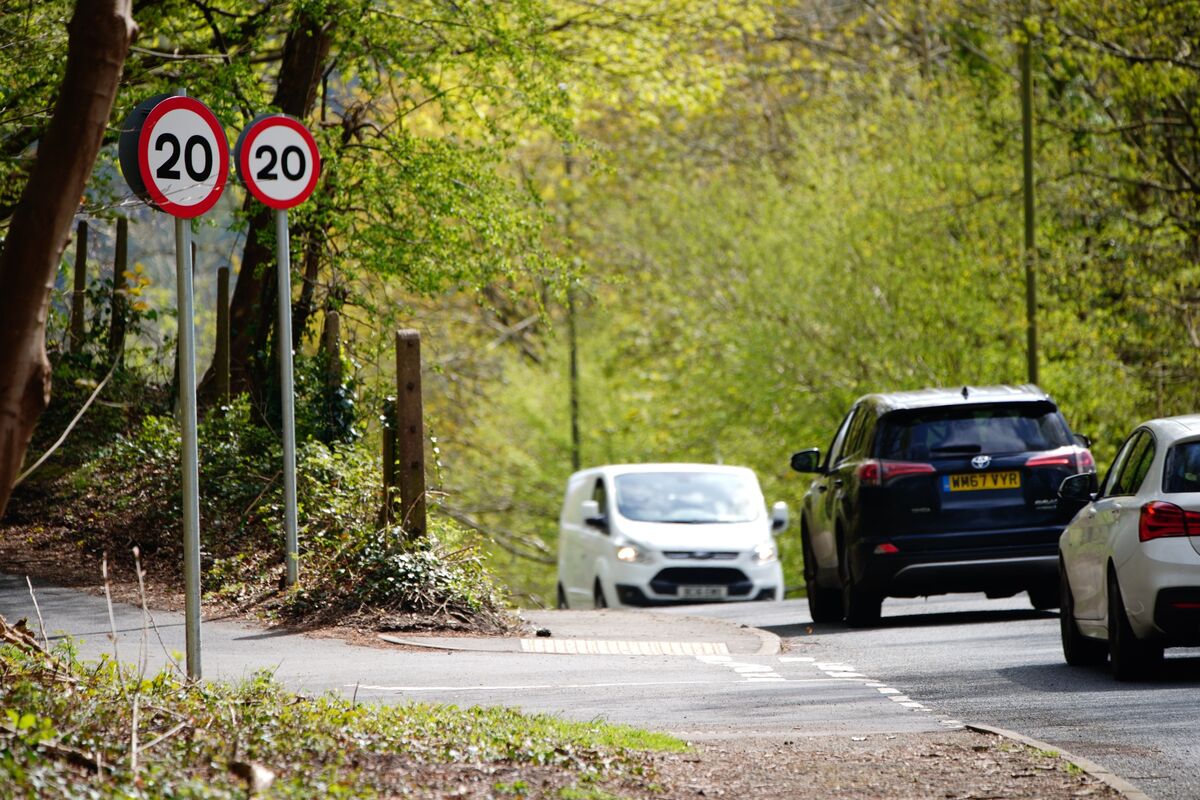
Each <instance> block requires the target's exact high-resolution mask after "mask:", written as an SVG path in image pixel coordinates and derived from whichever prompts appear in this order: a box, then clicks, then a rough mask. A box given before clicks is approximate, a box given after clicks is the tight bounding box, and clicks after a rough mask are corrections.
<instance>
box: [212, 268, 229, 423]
mask: <svg viewBox="0 0 1200 800" xmlns="http://www.w3.org/2000/svg"><path fill="white" fill-rule="evenodd" d="M213 367H214V369H215V370H216V376H215V378H214V380H215V381H216V386H217V402H218V403H228V402H229V266H228V265H226V266H223V267H221V268H220V269H218V270H217V349H216V352H215V353H213Z"/></svg>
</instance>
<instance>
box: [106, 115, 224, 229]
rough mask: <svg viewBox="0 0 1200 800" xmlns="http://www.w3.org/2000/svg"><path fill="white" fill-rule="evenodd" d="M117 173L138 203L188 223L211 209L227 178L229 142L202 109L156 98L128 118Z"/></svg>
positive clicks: (219, 125)
mask: <svg viewBox="0 0 1200 800" xmlns="http://www.w3.org/2000/svg"><path fill="white" fill-rule="evenodd" d="M120 158H121V171H122V172H123V173H124V174H125V180H126V182H128V183H129V185H130V187H131V188H132V189H133V190H134V192H136V193H137V194H138V195H139V196H140V197H141V198H142V199H143V200H145V201H146V202H148V203H150V204H151V205H153V206H155V207H156V208H158V209H160V210H162V211H165V212H167V213H168V214H171V215H172V216H176V217H182V218H184V219H191V218H192V217H198V216H200V215H201V214H203V213H204V212H206V211H208V210H209V209H211V208H212V207H213V206H214V205H216V202H217V200H218V199H219V198H220V197H221V192H223V191H224V190H225V182H226V180H227V179H228V178H229V141H228V140H227V139H226V138H225V131H224V130H222V128H221V123H219V122H218V121H217V118H216V117H215V116H214V115H213V113H212V111H210V110H209V109H208V106H206V105H204V103H201V102H200V101H199V100H196V99H195V98H192V97H183V96H178V95H159V96H157V97H152V98H150V99H149V100H147V101H146V102H144V103H142V104H141V105H139V106H138V107H137V108H135V109H134V110H133V113H131V114H130V115H129V119H128V120H127V121H126V123H125V128H124V130H123V131H122V133H121V141H120Z"/></svg>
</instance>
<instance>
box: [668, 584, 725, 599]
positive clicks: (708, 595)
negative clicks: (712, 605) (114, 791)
mask: <svg viewBox="0 0 1200 800" xmlns="http://www.w3.org/2000/svg"><path fill="white" fill-rule="evenodd" d="M728 594H729V589H728V587H725V586H680V587H679V596H680V597H686V598H687V599H689V600H713V599H716V598H720V597H725V596H726V595H728Z"/></svg>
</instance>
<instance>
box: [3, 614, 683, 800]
mask: <svg viewBox="0 0 1200 800" xmlns="http://www.w3.org/2000/svg"><path fill="white" fill-rule="evenodd" d="M0 641H2V642H4V643H3V644H0V787H5V792H4V795H5V796H6V797H18V798H25V797H28V798H34V797H37V798H67V797H70V798H76V797H88V798H118V797H120V798H126V797H139V798H242V797H247V796H256V797H271V798H312V797H355V798H369V797H394V796H406V797H446V796H456V797H480V798H482V797H495V796H503V797H547V798H570V797H589V798H608V797H650V796H653V794H654V792H655V790H656V787H655V777H654V775H653V774H652V772H653V770H652V769H651V767H650V757H649V753H651V752H655V751H657V752H662V751H680V750H683V749H685V745H684V744H683V743H682V742H680V741H679V740H677V739H674V738H672V737H669V736H665V735H661V734H654V733H649V732H645V731H639V730H635V729H632V728H627V727H622V726H613V725H607V724H602V723H576V722H568V721H564V720H561V719H556V718H553V717H548V716H541V715H525V714H521V713H519V712H517V711H514V710H511V709H503V708H480V707H474V708H458V707H455V706H438V705H415V704H414V705H403V706H377V705H374V704H360V703H355V702H353V701H351V700H347V699H345V698H342V697H340V696H335V695H327V696H322V697H305V696H300V695H294V694H292V693H290V692H288V691H286V690H285V689H284V688H283V687H282V686H281V685H280V684H278V683H277V682H276V681H274V680H273V679H272V678H271V677H270V676H269V675H267V674H259V675H256V676H254V677H253V678H252V679H250V680H247V681H245V682H243V683H241V684H237V685H230V684H223V683H199V684H197V683H191V682H187V681H185V680H183V679H181V678H180V677H179V676H177V675H176V674H174V673H172V672H169V671H164V672H161V673H159V674H157V675H154V676H146V675H144V674H139V673H138V672H137V671H136V670H134V669H133V668H131V667H129V666H127V665H124V666H123V665H118V664H116V663H114V662H113V661H111V660H108V659H103V660H101V661H100V662H98V663H88V664H85V663H81V662H80V661H78V660H77V659H76V658H75V656H74V654H73V652H72V651H71V650H70V647H69V645H66V646H61V647H58V648H56V649H55V650H52V651H51V650H46V649H45V648H43V647H42V646H41V645H40V644H39V643H37V642H36V641H35V640H34V639H33V637H32V636H30V635H29V633H28V632H27V631H26V630H25V629H23V628H19V627H13V626H10V625H8V624H7V623H4V622H3V619H2V618H0Z"/></svg>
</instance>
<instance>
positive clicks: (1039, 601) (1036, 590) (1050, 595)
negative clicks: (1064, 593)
mask: <svg viewBox="0 0 1200 800" xmlns="http://www.w3.org/2000/svg"><path fill="white" fill-rule="evenodd" d="M1026 591H1027V592H1029V603H1030V605H1032V606H1033V607H1034V608H1036V609H1037V610H1038V611H1048V610H1050V609H1052V608H1058V607H1059V606H1060V605H1061V602H1060V599H1059V595H1060V594H1061V593H1060V592H1059V587H1058V586H1055V585H1054V584H1047V585H1045V586H1030V587H1029V588H1028V589H1026Z"/></svg>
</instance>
